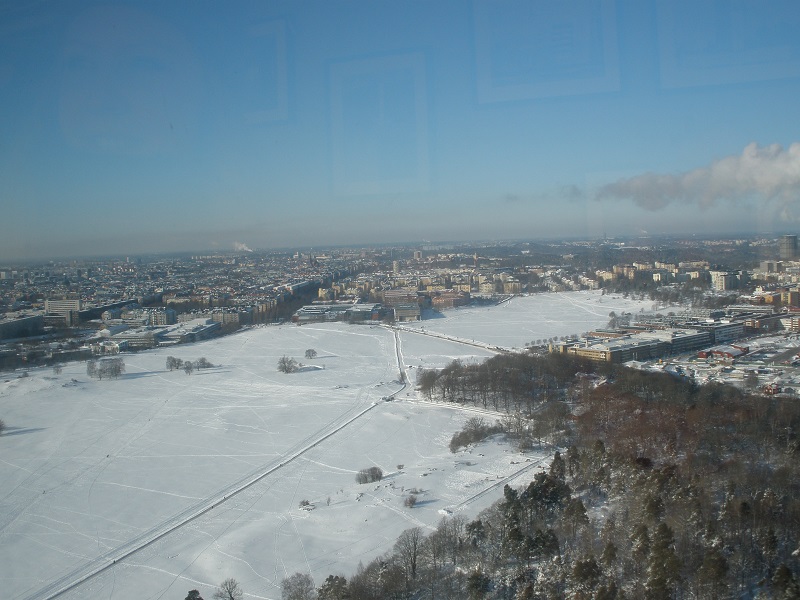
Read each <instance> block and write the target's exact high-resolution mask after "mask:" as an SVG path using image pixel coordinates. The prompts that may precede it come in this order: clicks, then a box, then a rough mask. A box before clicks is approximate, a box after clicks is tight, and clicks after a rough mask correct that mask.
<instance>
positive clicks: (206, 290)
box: [0, 235, 800, 393]
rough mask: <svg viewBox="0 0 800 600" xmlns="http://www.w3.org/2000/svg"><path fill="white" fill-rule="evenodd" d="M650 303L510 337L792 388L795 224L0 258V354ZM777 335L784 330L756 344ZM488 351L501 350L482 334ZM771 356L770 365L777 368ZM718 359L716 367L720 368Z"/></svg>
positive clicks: (799, 263)
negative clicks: (605, 235) (444, 314)
mask: <svg viewBox="0 0 800 600" xmlns="http://www.w3.org/2000/svg"><path fill="white" fill-rule="evenodd" d="M575 290H601V292H600V293H617V294H625V295H630V296H633V297H635V298H638V299H641V300H646V299H650V300H652V301H653V310H650V311H642V312H640V313H638V314H627V313H626V314H620V315H617V314H614V313H611V314H609V322H608V325H607V326H606V327H603V328H599V329H597V330H595V331H589V332H574V333H572V334H570V335H565V336H562V337H559V338H550V339H538V340H530V341H528V342H526V343H525V344H524V346H523V347H522V348H517V349H513V350H523V351H524V350H527V351H537V352H541V351H549V352H561V353H568V354H571V355H574V356H577V357H581V358H584V359H587V360H590V361H596V362H609V363H628V364H634V365H638V366H643V367H648V365H649V366H650V368H661V369H666V370H668V371H670V370H671V371H672V372H673V373H675V374H678V375H680V376H688V377H693V378H696V379H698V380H701V381H708V380H710V379H714V378H715V377H720V378H725V379H726V380H727V381H731V380H733V381H734V382H739V383H740V384H741V385H746V386H749V387H750V388H751V389H755V388H758V389H760V390H761V391H762V392H764V393H795V390H797V389H799V388H800V386H797V387H793V386H794V385H795V382H796V381H800V378H798V379H796V378H795V373H794V368H793V367H796V366H798V358H797V350H798V349H797V348H796V347H795V346H796V345H793V344H787V343H786V340H792V339H794V340H796V339H797V335H796V334H798V333H800V252H798V243H797V236H794V235H784V236H780V237H779V238H777V239H776V238H763V237H753V238H741V239H708V240H698V239H688V240H687V239H678V238H674V239H658V240H654V239H638V240H607V239H605V240H600V241H571V242H559V243H545V242H539V243H536V242H514V243H491V244H488V243H487V244H447V245H445V244H440V245H424V246H395V247H384V248H336V249H326V250H324V251H322V250H319V251H309V250H305V251H291V252H289V251H269V252H267V251H265V252H237V253H214V254H206V255H186V256H170V257H164V256H150V257H123V258H117V259H84V260H69V261H50V262H47V263H42V264H30V265H0V312H1V313H2V314H0V368H2V369H4V370H11V369H25V368H28V367H30V366H34V365H48V364H51V365H57V364H59V363H61V362H66V361H71V360H88V359H92V358H98V357H102V356H104V355H114V354H118V353H120V352H126V351H136V350H142V349H148V348H154V347H159V346H168V345H174V344H181V343H188V342H195V341H199V340H203V339H207V338H210V337H212V336H217V335H224V334H227V333H232V332H235V331H236V330H238V329H239V328H241V327H248V326H256V325H265V324H272V323H282V322H288V321H291V322H294V323H297V324H303V323H306V322H315V321H316V322H318V321H335V320H342V321H347V322H350V323H354V324H356V323H365V322H366V323H374V322H381V323H400V322H404V321H418V320H422V319H425V318H427V317H429V316H432V315H434V314H436V313H437V312H439V311H443V310H447V309H452V308H456V307H459V306H468V305H474V304H476V303H486V304H495V303H498V302H503V301H506V300H508V299H509V298H511V297H513V296H516V295H520V294H532V293H548V292H563V291H575ZM775 336H778V337H779V339H781V340H783V343H772V344H771V343H768V342H764V341H763V340H770V339H772V338H774V337H775ZM497 350H500V351H503V350H512V349H503V348H497ZM776 365H777V366H776ZM726 373H727V376H726V375H725V374H726Z"/></svg>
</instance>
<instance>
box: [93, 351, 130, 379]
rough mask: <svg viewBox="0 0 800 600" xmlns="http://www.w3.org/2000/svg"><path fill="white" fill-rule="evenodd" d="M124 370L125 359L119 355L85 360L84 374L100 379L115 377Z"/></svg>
mask: <svg viewBox="0 0 800 600" xmlns="http://www.w3.org/2000/svg"><path fill="white" fill-rule="evenodd" d="M124 372H125V361H124V360H122V359H121V358H120V357H118V356H117V357H114V358H101V359H100V360H88V361H86V374H87V375H88V376H89V377H92V378H94V377H96V378H97V379H100V380H102V379H103V378H104V377H105V378H106V379H111V378H113V379H116V378H117V377H119V376H120V375H122V374H123V373H124Z"/></svg>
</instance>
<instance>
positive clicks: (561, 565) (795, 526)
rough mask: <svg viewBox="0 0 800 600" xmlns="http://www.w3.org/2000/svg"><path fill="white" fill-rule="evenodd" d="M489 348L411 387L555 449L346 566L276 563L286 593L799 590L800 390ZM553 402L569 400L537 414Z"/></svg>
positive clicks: (475, 426) (510, 595) (663, 599)
mask: <svg viewBox="0 0 800 600" xmlns="http://www.w3.org/2000/svg"><path fill="white" fill-rule="evenodd" d="M487 363H489V364H487ZM487 363H484V364H483V365H461V364H458V363H454V364H451V365H450V366H449V367H448V368H446V369H444V370H442V371H440V372H436V373H434V376H433V377H431V376H430V375H426V376H423V377H421V382H420V388H421V389H423V390H424V392H425V393H426V394H427V395H429V397H430V398H432V399H436V400H438V401H448V402H460V403H475V404H478V405H485V406H487V407H491V408H495V407H497V408H499V409H501V410H506V409H507V410H508V411H509V416H508V417H507V418H506V419H504V423H503V430H504V431H505V432H506V435H508V436H510V437H514V438H518V439H521V438H524V437H526V436H528V437H530V436H531V433H530V431H531V430H538V431H539V435H543V436H545V437H550V438H553V439H555V438H557V439H558V440H559V441H560V442H561V443H562V444H563V445H564V447H566V448H567V450H566V451H565V453H564V454H563V455H562V454H561V453H558V452H557V453H556V454H555V456H554V457H553V459H552V462H551V465H550V468H549V470H548V472H542V473H538V474H537V475H536V476H534V478H533V480H532V481H531V482H530V483H529V484H528V485H526V486H523V487H521V488H512V487H510V486H506V487H505V488H504V490H503V497H502V498H501V499H499V500H498V501H497V502H496V503H495V504H494V505H493V506H492V507H491V508H489V509H487V510H485V511H483V512H482V513H481V514H479V515H478V517H477V518H475V519H472V520H467V519H465V518H463V517H461V516H454V517H451V518H444V519H442V521H441V522H440V523H439V525H438V526H437V527H436V529H435V530H434V531H433V532H431V533H430V534H428V535H425V534H424V533H423V531H422V530H421V529H420V528H416V527H415V528H412V529H409V530H406V531H405V532H404V533H403V534H402V535H401V536H400V537H399V538H398V539H397V541H396V543H395V545H394V547H393V549H392V550H391V551H390V552H388V553H386V554H385V555H383V556H381V557H379V558H377V559H375V560H373V561H372V562H370V563H369V564H367V565H366V566H362V567H360V568H359V570H358V571H357V572H356V573H354V574H352V575H351V577H350V579H349V580H347V579H346V578H345V577H343V576H338V575H337V576H333V575H332V576H331V577H329V578H328V579H326V580H325V582H323V584H322V585H321V586H320V587H318V588H316V589H315V588H314V586H313V582H312V581H311V579H310V577H309V576H308V575H305V574H295V575H293V576H292V577H290V578H287V580H285V581H284V587H283V596H282V597H283V598H284V599H285V600H310V599H314V598H316V599H318V600H319V599H323V598H324V599H327V598H349V599H351V600H378V599H398V600H399V599H417V598H438V599H448V598H450V599H462V598H470V599H479V598H480V599H483V598H486V599H501V598H502V599H515V600H534V599H536V600H539V599H541V600H545V599H550V598H574V599H576V600H616V599H639V598H644V599H648V600H672V599H679V598H687V599H688V598H691V599H709V600H717V599H727V598H763V599H768V598H774V599H779V600H789V599H798V598H800V580H799V574H800V460H798V458H800V438H798V432H800V404H798V403H797V402H796V400H794V399H791V398H781V397H762V396H756V395H750V394H747V393H745V392H742V391H741V390H738V389H736V388H734V387H731V386H727V385H721V384H711V385H706V386H696V385H694V384H693V383H692V382H690V381H688V380H685V379H681V378H677V377H673V376H671V375H667V374H664V373H646V372H641V371H634V370H630V369H626V368H622V367H612V366H609V365H603V366H593V365H587V364H586V363H581V362H579V361H573V360H571V358H570V357H563V356H561V357H535V356H530V355H528V356H516V357H515V356H499V357H495V358H493V359H490V360H489V361H487ZM598 370H600V371H601V372H602V373H598V372H597V371H598ZM431 373H433V372H431ZM600 374H602V375H603V376H604V378H605V379H603V380H602V381H604V382H605V383H602V384H599V385H598V379H597V376H598V375H600ZM592 376H593V377H594V379H592ZM425 377H428V378H429V379H427V380H426V379H425ZM481 378H482V379H483V381H482V382H481ZM467 382H469V383H467ZM470 385H475V386H479V385H483V388H481V387H478V388H477V389H470V387H469V386H470ZM567 401H568V403H569V404H567ZM484 402H485V404H484ZM554 405H556V406H561V407H562V409H563V408H564V407H566V408H567V409H568V410H567V413H566V415H563V418H559V419H552V418H549V417H546V418H544V419H541V418H540V415H542V413H543V411H545V409H548V408H550V407H552V406H554ZM570 407H571V410H570ZM557 412H559V413H560V414H561V412H562V411H557ZM541 421H544V423H542V422H541ZM488 427H489V426H487V425H486V424H485V423H480V422H475V423H472V425H471V426H470V427H466V428H465V431H467V433H468V434H469V435H474V436H476V439H479V438H480V435H482V434H483V433H486V429H487V428H488ZM461 433H463V432H461ZM457 435H458V434H457ZM454 438H455V436H454ZM469 443H472V442H469ZM460 447H462V446H461V445H456V446H455V448H451V449H454V450H455V451H459V448H460Z"/></svg>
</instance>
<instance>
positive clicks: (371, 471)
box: [356, 467, 383, 483]
mask: <svg viewBox="0 0 800 600" xmlns="http://www.w3.org/2000/svg"><path fill="white" fill-rule="evenodd" d="M381 479H383V471H382V470H381V469H380V467H369V468H368V469H361V470H360V471H359V472H358V473H356V483H372V482H374V481H380V480H381Z"/></svg>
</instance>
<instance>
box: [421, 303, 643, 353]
mask: <svg viewBox="0 0 800 600" xmlns="http://www.w3.org/2000/svg"><path fill="white" fill-rule="evenodd" d="M652 308H653V302H652V301H649V300H648V301H639V300H633V299H632V298H623V297H622V296H621V295H617V294H614V295H608V296H605V295H602V294H601V292H599V291H586V292H562V293H553V294H534V295H531V296H521V297H520V296H518V297H514V298H513V299H512V300H511V301H510V302H506V303H503V304H500V305H499V306H491V307H482V308H473V307H464V308H457V309H455V310H451V311H447V312H444V313H442V314H443V315H445V316H444V318H438V319H428V320H425V321H420V322H418V323H411V324H408V326H409V327H411V328H414V329H419V330H423V329H424V330H425V331H426V332H436V333H441V334H444V335H447V336H449V337H451V338H457V339H461V340H466V341H472V340H474V341H475V342H481V343H484V344H490V345H492V346H500V347H502V348H524V347H525V346H526V345H528V344H530V342H535V341H536V340H538V339H547V338H550V337H555V336H559V337H560V336H563V335H572V334H576V335H580V334H582V333H584V332H586V331H590V330H591V329H594V328H597V327H602V326H605V325H607V324H608V321H609V313H611V312H615V313H616V314H621V313H623V312H629V313H638V312H639V311H640V310H644V311H645V312H647V311H650V310H651V309H652Z"/></svg>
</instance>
